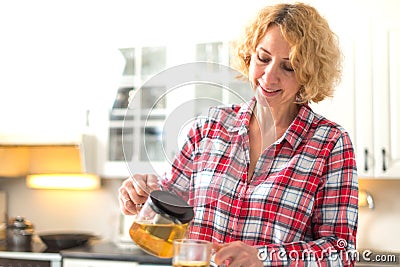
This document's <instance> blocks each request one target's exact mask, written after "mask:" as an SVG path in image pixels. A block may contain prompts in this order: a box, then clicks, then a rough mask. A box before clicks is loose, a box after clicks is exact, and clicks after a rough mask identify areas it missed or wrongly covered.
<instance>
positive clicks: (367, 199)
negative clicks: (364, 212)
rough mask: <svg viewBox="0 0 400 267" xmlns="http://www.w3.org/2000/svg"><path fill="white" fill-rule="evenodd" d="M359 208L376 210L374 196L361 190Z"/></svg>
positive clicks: (359, 192)
mask: <svg viewBox="0 0 400 267" xmlns="http://www.w3.org/2000/svg"><path fill="white" fill-rule="evenodd" d="M358 206H359V207H368V208H370V209H373V208H374V199H373V198H372V195H371V194H370V193H368V192H367V191H363V190H359V191H358Z"/></svg>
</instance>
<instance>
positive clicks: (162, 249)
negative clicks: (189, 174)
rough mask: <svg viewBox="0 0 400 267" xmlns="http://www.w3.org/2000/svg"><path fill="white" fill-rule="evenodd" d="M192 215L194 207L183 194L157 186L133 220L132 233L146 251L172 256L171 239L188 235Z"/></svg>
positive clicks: (163, 256) (130, 232) (133, 238)
mask: <svg viewBox="0 0 400 267" xmlns="http://www.w3.org/2000/svg"><path fill="white" fill-rule="evenodd" d="M193 216H194V212H193V207H192V206H189V205H188V203H187V202H186V201H185V200H183V199H182V198H181V197H179V196H177V195H174V194H172V193H170V192H167V191H161V190H155V191H152V192H151V193H150V196H149V198H148V199H147V201H146V203H145V204H144V206H143V207H142V209H141V210H140V212H139V214H138V215H137V217H136V219H135V220H134V222H133V223H132V226H131V227H130V229H129V235H130V237H131V239H132V240H133V241H134V242H135V243H136V245H138V246H139V247H140V248H141V249H143V250H144V251H146V252H147V253H150V254H152V255H154V256H157V257H160V258H171V257H172V253H173V251H172V242H173V241H174V240H175V239H181V238H184V237H185V236H186V230H187V228H188V226H189V223H190V221H191V220H192V219H193Z"/></svg>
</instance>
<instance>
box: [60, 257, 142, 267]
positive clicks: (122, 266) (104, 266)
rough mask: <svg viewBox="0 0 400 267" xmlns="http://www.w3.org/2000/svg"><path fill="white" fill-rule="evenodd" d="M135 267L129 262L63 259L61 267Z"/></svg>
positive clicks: (134, 264)
mask: <svg viewBox="0 0 400 267" xmlns="http://www.w3.org/2000/svg"><path fill="white" fill-rule="evenodd" d="M110 266H112V267H137V266H139V264H138V263H136V262H130V261H111V260H94V259H93V260H92V259H75V258H74V259H72V258H71V259H69V258H67V259H63V267H110Z"/></svg>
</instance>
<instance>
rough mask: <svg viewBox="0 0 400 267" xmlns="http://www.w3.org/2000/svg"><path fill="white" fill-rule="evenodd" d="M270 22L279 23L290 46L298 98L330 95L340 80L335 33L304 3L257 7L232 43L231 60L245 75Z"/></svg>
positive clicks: (319, 99) (303, 100) (317, 97)
mask: <svg viewBox="0 0 400 267" xmlns="http://www.w3.org/2000/svg"><path fill="white" fill-rule="evenodd" d="M271 25H278V26H279V27H280V29H281V32H282V35H283V37H284V38H285V40H286V41H287V42H288V43H289V45H290V46H291V51H290V55H289V58H290V62H291V64H292V67H293V69H294V71H295V75H296V78H297V81H298V82H299V83H300V84H301V89H300V90H299V93H298V96H297V98H298V99H297V101H298V102H299V103H307V102H309V101H313V102H316V103H317V102H319V101H321V100H324V99H325V98H326V97H332V96H333V91H334V87H335V86H336V85H337V83H338V82H339V81H340V77H341V71H342V70H341V60H342V54H341V52H340V49H339V45H338V40H337V36H336V35H335V34H334V33H333V32H332V31H331V29H330V27H329V25H328V23H327V21H326V20H325V19H324V18H323V17H322V16H321V15H320V14H319V13H318V11H317V10H316V9H315V8H313V7H311V6H308V5H306V4H303V3H295V4H277V5H274V6H268V7H265V8H263V9H262V10H260V12H259V13H258V15H257V16H256V17H255V18H254V19H253V20H252V21H251V22H250V24H249V25H248V26H247V27H246V28H245V33H244V34H243V36H242V38H241V39H240V40H238V42H237V43H236V44H235V46H236V47H235V54H234V57H235V58H234V60H235V61H234V64H235V67H236V68H237V69H238V70H239V71H241V72H242V73H243V74H244V75H245V76H246V77H247V76H248V74H249V65H250V59H251V55H252V54H253V53H254V52H255V50H256V47H257V45H258V44H259V43H260V41H261V39H262V38H263V37H264V36H265V34H266V32H267V31H268V29H269V28H270V26H271Z"/></svg>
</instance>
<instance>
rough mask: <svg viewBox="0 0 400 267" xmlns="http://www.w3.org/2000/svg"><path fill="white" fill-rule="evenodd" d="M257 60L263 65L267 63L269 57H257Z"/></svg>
mask: <svg viewBox="0 0 400 267" xmlns="http://www.w3.org/2000/svg"><path fill="white" fill-rule="evenodd" d="M257 59H258V60H259V61H261V62H263V63H268V62H269V61H270V59H269V57H265V56H264V57H263V56H262V55H257Z"/></svg>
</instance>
